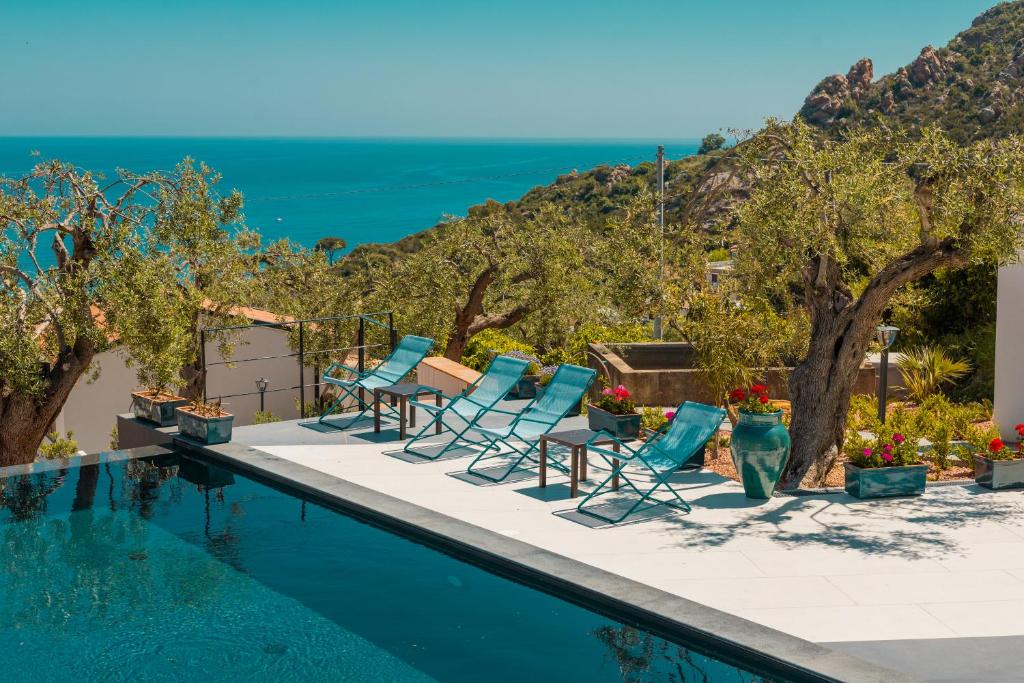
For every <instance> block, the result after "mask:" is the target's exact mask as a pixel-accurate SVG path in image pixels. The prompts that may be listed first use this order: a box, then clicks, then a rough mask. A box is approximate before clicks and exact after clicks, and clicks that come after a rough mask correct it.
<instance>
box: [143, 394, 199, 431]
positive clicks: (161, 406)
mask: <svg viewBox="0 0 1024 683" xmlns="http://www.w3.org/2000/svg"><path fill="white" fill-rule="evenodd" d="M188 402H189V401H188V399H187V398H182V397H181V396H174V395H173V394H160V395H159V396H153V395H152V394H151V393H150V392H148V391H135V392H132V415H134V416H135V417H137V418H138V419H140V420H145V421H146V422H152V423H153V424H155V425H157V426H159V427H173V426H174V425H176V424H177V423H178V417H177V415H176V413H175V410H176V409H177V408H179V407H181V406H184V405H188Z"/></svg>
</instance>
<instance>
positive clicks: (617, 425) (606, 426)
mask: <svg viewBox="0 0 1024 683" xmlns="http://www.w3.org/2000/svg"><path fill="white" fill-rule="evenodd" d="M587 424H588V425H589V426H590V429H591V430H593V431H595V432H600V431H605V432H608V433H609V434H611V435H612V436H615V437H618V438H620V439H633V438H636V437H637V436H639V435H640V413H630V414H628V415H616V414H614V413H609V412H608V411H607V410H602V409H601V408H598V407H597V406H595V405H594V404H592V403H588V404H587Z"/></svg>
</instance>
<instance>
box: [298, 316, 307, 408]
mask: <svg viewBox="0 0 1024 683" xmlns="http://www.w3.org/2000/svg"><path fill="white" fill-rule="evenodd" d="M302 323H303V321H302V320H300V321H299V418H300V419H305V418H306V334H305V328H304V327H303V324H302Z"/></svg>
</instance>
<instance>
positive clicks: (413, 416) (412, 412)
mask: <svg viewBox="0 0 1024 683" xmlns="http://www.w3.org/2000/svg"><path fill="white" fill-rule="evenodd" d="M406 400H408V399H406ZM406 405H407V406H408V408H407V410H408V413H409V426H410V427H415V426H416V406H410V405H408V404H406Z"/></svg>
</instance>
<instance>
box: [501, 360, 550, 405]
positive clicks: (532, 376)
mask: <svg viewBox="0 0 1024 683" xmlns="http://www.w3.org/2000/svg"><path fill="white" fill-rule="evenodd" d="M504 355H506V356H508V357H509V358H518V359H520V360H525V361H529V363H530V365H529V367H528V368H526V373H525V374H524V375H523V376H522V377H521V378H520V380H519V383H518V384H517V385H516V388H515V389H513V390H512V391H510V392H508V397H509V398H534V397H535V396H536V395H537V382H538V381H539V380H540V376H541V375H540V371H541V366H540V359H539V358H537V357H536V356H533V355H531V354H529V353H526V352H524V351H509V352H508V353H506V354H504Z"/></svg>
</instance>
